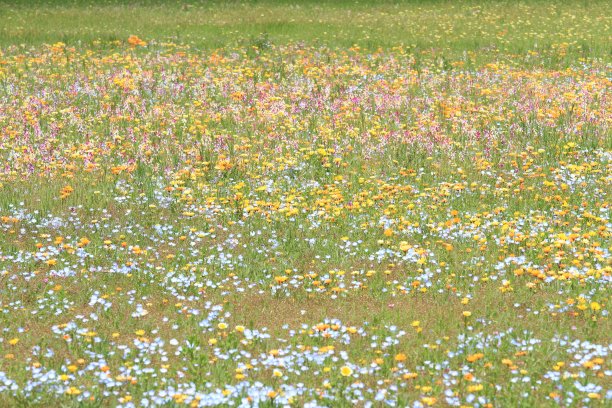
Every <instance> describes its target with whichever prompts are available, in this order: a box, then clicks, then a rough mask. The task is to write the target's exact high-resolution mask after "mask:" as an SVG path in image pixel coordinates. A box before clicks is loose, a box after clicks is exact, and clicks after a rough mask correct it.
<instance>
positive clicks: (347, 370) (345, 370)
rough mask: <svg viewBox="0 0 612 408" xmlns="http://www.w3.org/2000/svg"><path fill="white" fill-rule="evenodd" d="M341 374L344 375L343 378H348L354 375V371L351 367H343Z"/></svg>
mask: <svg viewBox="0 0 612 408" xmlns="http://www.w3.org/2000/svg"><path fill="white" fill-rule="evenodd" d="M340 374H342V376H343V377H348V376H350V375H352V374H353V369H352V368H351V367H349V366H342V368H340Z"/></svg>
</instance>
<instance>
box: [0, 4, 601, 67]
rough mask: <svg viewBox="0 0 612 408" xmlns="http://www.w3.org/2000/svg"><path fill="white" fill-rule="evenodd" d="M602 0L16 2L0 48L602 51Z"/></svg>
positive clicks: (3, 21)
mask: <svg viewBox="0 0 612 408" xmlns="http://www.w3.org/2000/svg"><path fill="white" fill-rule="evenodd" d="M608 6H609V3H608V2H606V1H592V0H584V1H536V0H532V1H503V2H500V1H484V2H483V1H431V0H430V1H416V0H415V1H378V2H368V1H361V2H359V1H345V0H341V1H305V2H288V1H202V2H196V1H193V2H164V1H137V2H127V1H101V2H97V1H16V2H0V46H4V47H6V46H9V45H20V44H25V45H37V44H40V43H53V42H56V41H63V42H65V43H67V44H69V45H78V44H84V45H90V44H91V42H93V41H94V40H99V39H102V40H114V39H121V40H122V39H125V38H126V37H127V36H129V35H130V34H137V35H139V36H141V37H143V38H145V39H152V38H154V39H155V40H157V41H177V42H181V43H188V44H191V45H193V46H195V47H199V48H217V47H221V46H230V45H240V44H249V43H252V42H254V41H257V40H258V39H262V38H264V39H266V40H268V41H271V42H273V43H277V44H282V43H286V42H289V41H307V42H309V43H317V44H324V45H328V46H332V47H346V46H351V45H354V44H357V45H359V46H362V47H368V48H376V47H391V46H397V45H404V46H407V47H412V48H415V49H431V48H433V49H437V50H438V51H439V52H444V53H446V54H449V56H451V57H452V56H456V55H460V54H462V53H464V52H469V51H477V52H479V53H482V54H485V55H486V54H490V53H494V52H495V51H500V52H503V53H506V54H508V53H511V54H512V53H524V52H526V51H527V50H533V49H536V50H537V49H547V48H550V47H551V46H553V45H555V44H559V43H568V47H569V48H570V49H571V52H569V53H568V54H569V55H570V56H572V57H574V58H581V57H598V58H603V57H608V56H609V55H610V50H611V48H610V43H611V42H610V29H609V28H610V19H611V18H610V13H609V8H608Z"/></svg>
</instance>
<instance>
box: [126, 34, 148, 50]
mask: <svg viewBox="0 0 612 408" xmlns="http://www.w3.org/2000/svg"><path fill="white" fill-rule="evenodd" d="M127 42H128V44H130V45H131V46H132V47H137V46H141V47H144V46H145V45H147V43H146V41H143V40H141V39H140V38H139V37H138V36H137V35H130V36H129V37H128V40H127Z"/></svg>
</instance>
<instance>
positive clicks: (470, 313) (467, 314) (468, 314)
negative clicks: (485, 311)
mask: <svg viewBox="0 0 612 408" xmlns="http://www.w3.org/2000/svg"><path fill="white" fill-rule="evenodd" d="M471 315H472V312H470V311H469V310H464V311H463V317H470V316H471Z"/></svg>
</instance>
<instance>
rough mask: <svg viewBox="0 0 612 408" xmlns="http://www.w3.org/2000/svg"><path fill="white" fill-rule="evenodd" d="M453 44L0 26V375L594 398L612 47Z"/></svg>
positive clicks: (201, 402) (277, 390)
mask: <svg viewBox="0 0 612 408" xmlns="http://www.w3.org/2000/svg"><path fill="white" fill-rule="evenodd" d="M145 48H146V49H145ZM557 51H558V50H556V49H553V50H551V51H550V52H552V53H554V52H557ZM471 58H472V57H471V56H470V55H466V56H465V58H464V59H463V60H459V61H455V62H452V63H448V64H440V63H439V61H437V60H436V58H435V57H434V56H432V55H428V54H418V55H415V54H412V53H409V52H407V51H406V50H404V49H402V48H394V49H389V50H379V51H377V52H373V53H372V52H366V51H363V50H360V49H358V48H357V47H354V48H352V49H349V50H345V51H339V50H332V49H327V48H313V47H308V46H303V45H297V44H294V45H287V46H278V47H267V48H257V47H253V48H248V49H235V50H227V49H226V50H222V51H221V50H220V51H217V52H211V53H205V52H200V51H196V50H192V49H190V48H189V47H187V46H180V45H176V44H159V43H155V42H154V41H144V40H142V39H140V38H138V37H137V36H132V37H130V38H129V39H128V41H127V44H114V45H113V46H112V47H110V46H109V47H105V46H100V48H99V49H98V48H93V49H85V50H84V49H74V48H70V47H67V46H66V45H65V44H63V43H57V44H54V45H51V46H45V47H39V48H36V49H32V50H29V51H27V52H26V51H24V50H23V49H21V48H9V49H6V50H4V51H3V54H0V160H1V161H0V236H1V237H2V239H1V240H0V316H1V321H2V325H1V327H0V403H1V402H2V401H7V403H9V402H8V401H32V402H35V403H36V402H38V403H42V404H44V403H48V401H50V400H55V399H57V400H62V401H65V402H66V404H75V405H78V404H86V403H91V404H96V403H102V401H112V403H113V404H114V405H121V406H124V407H131V406H161V405H165V406H168V405H171V404H175V405H177V406H180V405H189V406H193V407H198V406H211V405H230V404H232V405H240V406H250V405H258V404H264V403H270V402H272V403H274V404H278V405H291V404H294V405H296V406H302V405H304V406H309V407H316V406H330V405H331V406H336V405H343V404H344V405H354V404H361V405H364V406H371V405H376V406H378V405H390V406H406V405H410V406H416V407H420V406H431V405H434V404H440V405H451V406H478V407H486V406H495V405H499V404H500V403H501V404H503V405H507V406H511V405H518V404H520V403H519V401H523V402H524V401H527V404H528V405H541V404H558V405H561V406H571V405H589V404H590V403H593V402H594V401H597V400H603V401H606V400H608V401H609V400H610V399H612V389H610V388H609V385H610V376H611V375H612V369H611V368H610V358H609V354H610V351H611V347H612V346H611V345H610V344H609V337H608V336H609V330H610V324H609V316H608V315H609V295H610V291H609V288H610V286H609V285H610V282H611V280H612V274H611V273H612V267H611V261H610V259H611V257H610V251H611V249H612V248H611V247H610V233H611V231H610V228H611V223H610V202H609V194H610V182H611V177H610V174H612V171H611V170H612V164H611V160H610V159H611V158H612V151H611V150H610V143H609V142H610V139H609V137H610V135H609V127H610V124H611V121H612V116H611V115H610V111H611V106H610V99H609V95H608V92H609V89H610V85H611V84H610V80H609V78H608V74H609V71H608V70H607V69H608V67H606V66H605V65H603V64H600V63H598V62H596V61H590V62H588V63H587V62H581V63H580V64H576V65H574V66H571V67H569V68H567V69H564V70H558V69H549V68H546V66H545V64H541V65H536V66H535V67H532V68H525V67H522V66H521V65H520V64H517V65H514V64H512V62H510V61H509V62H500V63H497V64H488V65H485V66H478V65H475V64H473V63H472V62H471ZM530 58H532V59H537V58H542V60H544V59H545V56H542V55H540V56H539V55H538V54H537V53H536V52H531V53H530ZM521 403H522V402H521Z"/></svg>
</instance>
